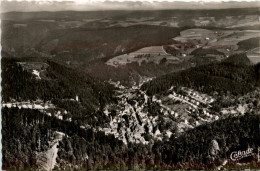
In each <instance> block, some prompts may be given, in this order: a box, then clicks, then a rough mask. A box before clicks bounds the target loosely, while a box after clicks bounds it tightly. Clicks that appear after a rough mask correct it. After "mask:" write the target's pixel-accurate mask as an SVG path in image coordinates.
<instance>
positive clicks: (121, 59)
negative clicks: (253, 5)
mask: <svg viewBox="0 0 260 171" xmlns="http://www.w3.org/2000/svg"><path fill="white" fill-rule="evenodd" d="M259 35H260V31H257V30H244V31H239V30H208V29H197V28H195V29H188V30H184V31H181V32H180V36H177V37H175V38H173V40H174V41H175V42H174V43H173V44H171V45H167V50H165V47H164V46H150V47H145V48H142V49H139V50H137V51H134V52H131V53H125V54H123V55H119V56H116V57H114V58H112V59H110V60H108V61H107V62H106V64H107V65H110V66H114V67H117V66H119V65H126V64H129V63H133V62H137V63H138V64H139V65H141V63H142V62H154V63H156V64H159V63H160V61H161V60H162V59H164V58H165V59H167V62H168V63H175V64H176V63H179V62H181V61H183V58H190V57H193V56H198V57H209V58H215V59H216V60H217V61H220V60H222V59H224V58H226V57H229V56H230V55H233V54H236V53H241V52H243V51H245V50H244V49H243V48H239V45H238V43H239V42H241V41H245V40H248V39H251V38H255V37H258V36H259ZM252 48H254V47H252ZM195 50H197V51H196V53H192V52H195ZM166 51H167V52H166ZM257 54H258V53H252V52H250V56H251V59H252V60H253V63H255V62H257V61H258V57H253V56H255V55H257Z"/></svg>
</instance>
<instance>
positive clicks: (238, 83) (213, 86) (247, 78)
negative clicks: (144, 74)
mask: <svg viewBox="0 0 260 171" xmlns="http://www.w3.org/2000/svg"><path fill="white" fill-rule="evenodd" d="M248 64H250V61H249V59H248V58H247V57H246V55H245V54H242V55H234V56H232V57H230V58H227V59H226V60H225V61H223V62H221V63H217V64H210V65H204V66H199V67H195V68H191V69H188V70H185V71H181V72H178V73H170V74H167V75H164V76H161V77H158V78H156V79H154V80H152V81H151V82H148V83H146V84H144V85H143V87H142V89H143V90H147V93H148V94H150V95H152V94H156V93H160V92H163V91H166V90H168V89H169V88H170V87H171V86H177V87H182V86H183V87H191V88H194V89H195V90H198V91H201V92H205V93H208V94H211V95H212V94H213V93H214V92H217V93H218V94H221V93H224V94H226V93H227V92H228V91H229V92H230V93H232V94H233V95H240V94H245V93H247V92H249V91H252V90H254V88H255V86H256V85H257V84H256V81H257V76H258V73H256V72H255V71H256V70H257V66H252V65H248Z"/></svg>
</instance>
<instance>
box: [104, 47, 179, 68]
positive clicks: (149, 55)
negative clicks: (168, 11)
mask: <svg viewBox="0 0 260 171" xmlns="http://www.w3.org/2000/svg"><path fill="white" fill-rule="evenodd" d="M164 58H165V59H167V61H172V62H176V63H178V62H179V61H180V59H179V58H177V57H174V56H172V55H171V54H168V53H166V52H165V50H164V49H163V46H150V47H145V48H142V49H139V50H137V51H135V52H132V53H129V54H124V55H119V56H117V57H114V58H112V59H110V60H108V61H107V63H106V64H107V65H111V66H115V67H117V66H118V65H125V64H127V63H132V62H137V63H138V64H139V65H140V64H141V63H142V62H143V61H145V62H154V63H157V64H159V63H160V61H161V60H162V59H164Z"/></svg>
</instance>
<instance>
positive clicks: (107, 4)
mask: <svg viewBox="0 0 260 171" xmlns="http://www.w3.org/2000/svg"><path fill="white" fill-rule="evenodd" d="M1 3H2V4H1V9H2V10H1V11H2V12H9V11H26V12H27V11H63V10H78V11H93V10H157V9H208V8H212V9H221V8H240V7H260V1H242V2H238V1H224V2H223V1H222V2H221V1H217V2H216V1H215V2H205V1H203V2H202V1H197V2H194V1H193V2H184V1H182V2H181V1H172V2H167V1H161V2H158V1H157V2H156V1H154V2H151V1H136V2H134V1H121V2H118V1H103V2H102V1H76V2H75V1H63V2H57V1H56V2H50V1H33V2H32V1H31V2H28V1H20V2H17V1H16V2H14V1H2V2H1Z"/></svg>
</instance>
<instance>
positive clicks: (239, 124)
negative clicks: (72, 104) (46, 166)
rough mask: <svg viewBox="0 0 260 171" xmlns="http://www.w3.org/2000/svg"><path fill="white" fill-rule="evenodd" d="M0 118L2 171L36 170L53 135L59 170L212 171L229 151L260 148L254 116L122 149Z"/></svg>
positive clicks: (26, 113)
mask: <svg viewBox="0 0 260 171" xmlns="http://www.w3.org/2000/svg"><path fill="white" fill-rule="evenodd" d="M2 118H3V121H2V124H3V129H2V135H3V137H5V138H4V139H3V140H2V143H3V169H12V170H17V169H28V168H29V169H30V170H34V169H36V167H37V166H36V165H35V160H36V159H35V154H36V153H37V152H39V151H42V150H44V149H46V148H48V145H49V144H48V140H49V139H51V138H53V132H54V131H61V132H64V133H65V134H66V135H67V136H65V137H64V138H63V140H62V141H61V142H60V144H59V152H58V160H57V162H58V164H60V166H61V168H63V169H66V168H67V169H68V164H69V163H71V164H72V165H73V166H71V167H70V169H72V168H82V169H83V168H84V169H112V170H114V169H120V170H122V169H123V170H125V169H178V168H179V169H182V168H190V169H202V168H204V169H213V168H216V166H218V165H219V164H221V163H222V162H223V161H224V160H225V159H226V158H227V157H228V156H229V155H230V153H231V152H232V151H235V150H239V149H247V148H248V147H251V148H253V149H256V147H257V145H258V144H259V143H260V137H259V133H260V132H259V122H260V117H259V115H247V116H243V117H237V118H232V117H230V118H227V119H225V120H220V121H216V122H214V123H212V124H208V125H202V126H199V127H197V128H195V129H193V130H191V131H188V132H186V133H185V134H183V135H182V136H180V137H179V138H177V139H175V138H174V137H172V138H171V140H170V141H169V142H161V141H157V142H155V143H154V144H153V145H152V144H151V145H142V144H132V143H130V144H128V145H127V146H126V145H125V144H123V142H122V141H119V140H117V139H116V138H115V137H114V136H113V135H105V134H104V133H103V132H95V131H93V130H92V129H88V130H85V129H82V128H80V127H79V126H78V125H76V124H74V123H72V122H65V121H61V120H58V119H56V118H53V117H49V116H46V115H44V114H42V113H40V112H39V111H37V110H30V109H18V108H11V109H8V108H3V109H2ZM214 143H215V144H217V146H218V148H216V147H214ZM254 152H256V151H254ZM14 154H15V157H13V156H14ZM247 160H250V161H251V166H250V167H251V168H257V167H259V163H257V162H256V160H257V159H256V158H254V157H251V158H249V159H247ZM230 164H232V162H231V163H230Z"/></svg>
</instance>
